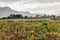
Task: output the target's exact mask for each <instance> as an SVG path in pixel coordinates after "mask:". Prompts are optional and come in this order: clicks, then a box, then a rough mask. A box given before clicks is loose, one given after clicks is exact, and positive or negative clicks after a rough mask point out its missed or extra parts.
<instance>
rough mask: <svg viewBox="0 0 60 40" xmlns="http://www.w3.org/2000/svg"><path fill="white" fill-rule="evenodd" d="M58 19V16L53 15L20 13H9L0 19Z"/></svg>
mask: <svg viewBox="0 0 60 40" xmlns="http://www.w3.org/2000/svg"><path fill="white" fill-rule="evenodd" d="M44 18H48V19H60V16H55V15H43V16H41V15H36V16H35V17H33V16H30V17H29V16H23V15H22V14H10V15H9V16H7V17H3V18H2V19H44Z"/></svg>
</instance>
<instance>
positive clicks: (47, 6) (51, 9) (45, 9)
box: [0, 0, 60, 14]
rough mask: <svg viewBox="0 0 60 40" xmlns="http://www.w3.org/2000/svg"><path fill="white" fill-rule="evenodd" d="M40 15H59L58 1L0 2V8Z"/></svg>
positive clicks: (59, 2)
mask: <svg viewBox="0 0 60 40" xmlns="http://www.w3.org/2000/svg"><path fill="white" fill-rule="evenodd" d="M5 6H8V7H10V8H11V9H13V10H17V11H29V12H32V13H42V14H60V0H0V7H5Z"/></svg>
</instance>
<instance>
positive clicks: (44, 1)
mask: <svg viewBox="0 0 60 40" xmlns="http://www.w3.org/2000/svg"><path fill="white" fill-rule="evenodd" d="M19 1H26V2H27V1H28V2H40V3H51V2H60V0H0V2H19Z"/></svg>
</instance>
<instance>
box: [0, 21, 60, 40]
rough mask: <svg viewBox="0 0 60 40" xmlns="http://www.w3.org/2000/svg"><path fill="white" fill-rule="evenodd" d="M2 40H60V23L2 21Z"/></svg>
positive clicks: (0, 32) (0, 36) (0, 22)
mask: <svg viewBox="0 0 60 40" xmlns="http://www.w3.org/2000/svg"><path fill="white" fill-rule="evenodd" d="M0 40H60V21H56V20H38V21H37V20H35V21H3V20H1V21H0Z"/></svg>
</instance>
